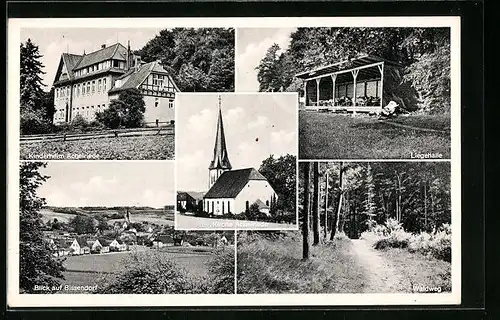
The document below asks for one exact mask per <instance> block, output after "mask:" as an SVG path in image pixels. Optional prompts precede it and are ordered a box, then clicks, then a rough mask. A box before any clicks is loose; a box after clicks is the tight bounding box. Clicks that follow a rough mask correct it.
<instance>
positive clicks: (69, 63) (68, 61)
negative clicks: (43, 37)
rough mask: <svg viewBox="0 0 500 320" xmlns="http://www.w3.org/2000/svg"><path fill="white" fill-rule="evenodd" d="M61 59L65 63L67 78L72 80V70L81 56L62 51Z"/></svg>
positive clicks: (73, 74) (73, 75) (73, 76)
mask: <svg viewBox="0 0 500 320" xmlns="http://www.w3.org/2000/svg"><path fill="white" fill-rule="evenodd" d="M62 59H63V61H64V64H65V65H66V69H67V70H68V76H69V79H70V80H73V79H74V78H75V73H74V72H73V70H74V68H75V66H76V65H77V64H78V63H79V62H80V60H81V59H82V56H81V55H78V54H72V53H63V54H62Z"/></svg>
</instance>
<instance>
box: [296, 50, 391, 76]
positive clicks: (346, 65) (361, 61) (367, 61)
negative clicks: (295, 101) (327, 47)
mask: <svg viewBox="0 0 500 320" xmlns="http://www.w3.org/2000/svg"><path fill="white" fill-rule="evenodd" d="M380 62H384V64H388V65H392V66H397V67H401V64H399V63H397V62H394V61H390V60H387V59H384V58H380V57H377V56H373V55H368V54H363V55H359V56H357V57H355V58H352V59H346V60H343V61H339V62H336V63H332V64H329V65H326V66H322V67H319V68H315V69H312V70H306V71H303V72H300V73H297V74H296V75H295V77H297V78H299V79H313V78H319V77H321V76H325V75H330V74H335V73H342V72H346V71H349V70H353V69H357V68H363V67H366V66H369V65H372V64H376V63H380ZM374 71H376V72H377V73H378V71H377V69H376V68H375V69H374Z"/></svg>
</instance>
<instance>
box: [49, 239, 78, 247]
mask: <svg viewBox="0 0 500 320" xmlns="http://www.w3.org/2000/svg"><path fill="white" fill-rule="evenodd" d="M73 241H74V240H68V239H56V240H54V244H55V245H56V246H57V248H59V249H67V248H69V247H70V246H71V244H72V243H73Z"/></svg>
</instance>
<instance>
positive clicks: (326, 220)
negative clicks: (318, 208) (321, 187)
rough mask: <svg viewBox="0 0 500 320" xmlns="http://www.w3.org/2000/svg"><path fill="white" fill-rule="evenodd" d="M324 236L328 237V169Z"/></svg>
mask: <svg viewBox="0 0 500 320" xmlns="http://www.w3.org/2000/svg"><path fill="white" fill-rule="evenodd" d="M323 236H324V238H325V240H326V238H327V237H328V171H327V172H326V182H325V229H324V234H323Z"/></svg>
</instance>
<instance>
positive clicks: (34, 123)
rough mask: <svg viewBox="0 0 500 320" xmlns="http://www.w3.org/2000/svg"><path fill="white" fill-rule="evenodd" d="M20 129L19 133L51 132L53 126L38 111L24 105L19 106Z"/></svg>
mask: <svg viewBox="0 0 500 320" xmlns="http://www.w3.org/2000/svg"><path fill="white" fill-rule="evenodd" d="M20 131H21V135H25V134H44V133H52V132H53V131H54V126H53V125H52V122H50V121H49V120H47V119H46V118H44V116H43V115H42V113H41V112H40V111H35V110H33V109H31V108H28V107H25V108H21V119H20Z"/></svg>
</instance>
